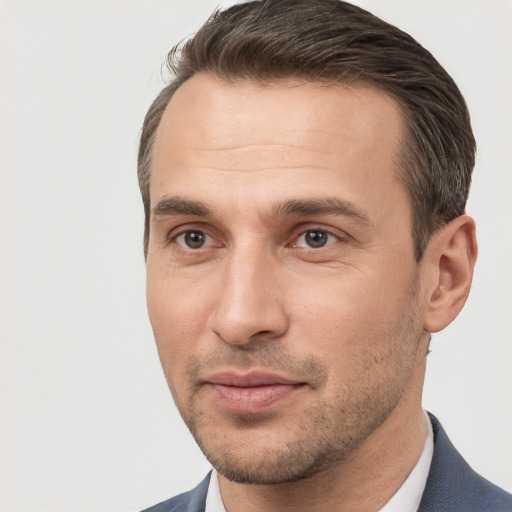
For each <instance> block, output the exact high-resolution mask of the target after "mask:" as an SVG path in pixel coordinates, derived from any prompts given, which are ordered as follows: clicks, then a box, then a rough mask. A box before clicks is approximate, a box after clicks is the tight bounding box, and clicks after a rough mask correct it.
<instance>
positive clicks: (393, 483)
mask: <svg viewBox="0 0 512 512" xmlns="http://www.w3.org/2000/svg"><path fill="white" fill-rule="evenodd" d="M424 374H425V361H424V359H423V361H421V362H418V365H417V367H416V368H415V370H414V371H413V376H412V377H411V381H410V382H409V385H408V386H407V388H406V390H405V392H404V394H403V396H402V398H401V400H400V402H399V404H398V405H397V407H396V408H395V409H394V411H393V412H392V413H391V414H390V416H389V417H388V418H387V419H386V421H384V423H383V424H382V425H380V426H379V427H378V428H377V429H376V430H375V431H374V432H373V433H372V434H371V435H370V436H369V437H368V438H367V439H366V440H365V442H364V443H363V444H362V445H361V446H360V447H359V448H358V449H357V450H355V451H354V452H353V453H352V454H351V455H350V456H349V457H347V458H346V459H345V460H343V461H342V462H340V463H338V464H337V465H335V466H333V467H330V468H328V469H325V470H323V471H321V472H319V473H317V474H315V475H313V476H312V477H310V478H307V479H304V480H300V481H297V482H290V483H283V484H277V485H246V484H237V483H234V482H230V481H229V480H227V479H226V478H224V477H223V476H221V475H219V486H220V491H221V495H222V500H223V502H224V505H225V507H226V511H227V512H241V511H244V512H256V511H261V510H265V511H269V512H274V511H275V512H277V511H279V512H288V511H293V512H301V511H308V512H324V511H325V510H332V511H338V510H340V511H341V510H343V511H344V512H352V511H353V512H376V511H378V510H380V509H381V508H382V507H383V506H384V505H385V504H386V503H387V502H388V501H389V500H390V499H391V497H392V496H393V495H394V494H395V492H396V491H397V490H398V489H399V488H400V487H401V486H402V484H403V483H404V482H405V480H406V479H407V477H408V476H409V474H410V472H411V471H412V470H413V468H414V467H415V465H416V463H417V462H418V460H419V458H420V455H421V453H422V451H423V448H424V445H425V441H426V437H427V425H426V421H425V416H424V413H423V410H422V408H421V394H422V388H423V380H424Z"/></svg>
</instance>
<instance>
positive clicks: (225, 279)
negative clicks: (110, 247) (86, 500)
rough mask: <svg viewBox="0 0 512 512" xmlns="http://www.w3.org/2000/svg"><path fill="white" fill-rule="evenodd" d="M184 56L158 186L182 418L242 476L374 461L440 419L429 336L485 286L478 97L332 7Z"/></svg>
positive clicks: (207, 30)
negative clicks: (474, 109)
mask: <svg viewBox="0 0 512 512" xmlns="http://www.w3.org/2000/svg"><path fill="white" fill-rule="evenodd" d="M169 58H170V63H171V66H172V68H173V69H174V71H175V73H176V78H175V79H174V81H173V82H172V83H171V84H170V85H169V86H167V87H166V88H165V89H164V90H163V91H162V93H161V94H160V95H159V96H158V98H157V99H156V100H155V102H154V103H153V105H152V106H151V108H150V110H149V112H148V114H147V116H146V120H145V124H144V128H143V133H142V138H141V146H140V152H139V179H140V185H141V190H142V196H143V200H144V206H145V211H146V234H145V250H146V253H147V266H148V309H149V313H150V319H151V323H152V326H153V330H154V333H155V338H156V341H157V346H158V350H159V354H160V358H161V361H162V365H163V367H164V372H165V374H166V378H167V381H168V383H169V387H170V389H171V392H172V394H173V397H174V399H175V401H176V404H177V406H178V409H179V410H180V412H181V414H182V416H183V418H184V420H185V422H186V423H187V425H188V426H189V428H190V430H191V431H192V433H193V435H194V436H195V438H196V440H197V442H198V443H199V444H200V446H201V448H202V449H203V451H204V452H205V454H206V455H207V456H208V458H209V459H210V461H211V462H212V464H213V465H214V466H215V467H217V469H218V470H219V471H220V472H221V473H222V474H223V475H225V476H226V477H228V478H229V479H232V480H235V481H239V482H251V483H265V484H272V483H281V482H287V481H293V480H298V479H303V478H306V477H309V476H311V475H313V474H315V473H318V472H319V471H322V470H324V469H326V468H331V467H334V466H337V465H339V464H341V463H343V461H346V460H348V459H349V458H350V457H353V456H354V454H355V453H360V452H361V450H363V451H364V450H366V451H367V453H374V452H375V446H376V445H378V444H379V443H380V445H381V446H383V445H384V444H385V443H386V442H387V441H389V439H391V438H396V437H397V436H398V435H399V434H400V432H402V431H403V429H404V428H405V427H406V426H407V425H408V422H409V423H410V418H411V417H412V415H413V413H418V411H421V388H422V382H423V375H424V366H425V357H426V353H427V348H428V341H429V333H430V332H435V331H436V330H439V329H441V328H443V327H444V326H445V325H447V324H448V323H449V322H450V321H451V320H453V318H454V317H455V316H456V315H457V314H458V312H459V311H460V309H461V307H462V305H463V303H464V300H465V298H466V296H467V292H468V289H469V284H470V282H471V274H472V267H473V264H474V259H475V254H476V246H475V242H474V226H473V223H472V221H471V219H469V218H468V217H467V216H465V215H463V213H464V208H465V202H466V197H467V193H468V188H469V182H470V175H471V169H472V166H473V160H474V140H473V137H472V133H471V128H470V125H469V116H468V113H467V110H466V107H465V104H464V100H463V99H462V97H461V95H460V93H459V91H458V89H457V87H456V86H455V84H454V83H453V81H452V80H451V78H450V77H449V76H448V75H447V74H446V72H445V71H444V70H443V69H442V68H441V66H440V65H439V64H438V63H437V62H436V61H435V60H434V58H433V57H432V56H431V55H430V54H429V53H428V52H427V51H426V50H424V49H423V48H422V47H421V46H420V45H418V44H417V43H416V42H415V41H414V40H413V39H412V38H410V37H409V36H408V35H406V34H404V33H403V32H401V31H399V30H398V29H396V28H394V27H392V26H390V25H388V24H386V23H384V22H383V21H381V20H379V19H378V18H375V17H374V16H373V15H371V14H369V13H367V12H366V11H363V10H361V9H359V8H356V7H354V6H351V5H349V4H345V3H343V2H338V1H333V0H308V1H306V0H304V1H287V0H276V1H272V0H271V1H263V2H250V3H247V4H241V5H239V6H235V7H232V8H230V9H228V10H226V11H224V12H220V13H217V14H215V15H214V16H213V17H212V18H211V19H210V20H209V21H208V22H207V23H206V25H204V26H203V27H202V28H201V30H200V31H199V32H198V33H197V34H196V36H195V37H194V38H193V39H192V40H190V41H188V42H187V43H185V45H184V46H183V48H182V51H181V54H180V55H179V56H178V53H177V52H176V51H173V52H172V53H171V55H170V57H169ZM383 439H384V440H387V441H385V442H383ZM376 440H380V441H379V442H377V441H376Z"/></svg>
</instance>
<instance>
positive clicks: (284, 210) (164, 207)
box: [152, 196, 371, 225]
mask: <svg viewBox="0 0 512 512" xmlns="http://www.w3.org/2000/svg"><path fill="white" fill-rule="evenodd" d="M152 212H153V216H154V217H155V218H156V219H157V220H158V218H159V217H164V216H173V215H193V216H197V217H213V216H214V214H213V212H212V210H211V209H210V208H209V207H208V206H207V205H206V204H205V203H203V202H202V201H192V200H189V199H184V198H182V197H178V196H176V197H164V198H163V199H161V200H160V201H159V202H158V203H157V204H156V205H155V207H154V208H153V210H152ZM271 215H272V217H276V218H278V217H307V216H310V215H339V216H343V217H349V218H353V219H356V220H358V221H359V222H361V223H362V224H365V225H370V224H371V221H370V217H369V216H368V214H367V213H366V212H365V211H364V210H362V209H361V208H358V207H357V206H355V205H354V204H352V203H351V202H349V201H345V200H342V199H339V198H337V197H324V198H318V199H314V198H313V199H289V200H286V201H283V202H281V203H278V204H275V205H274V206H273V207H272V210H271Z"/></svg>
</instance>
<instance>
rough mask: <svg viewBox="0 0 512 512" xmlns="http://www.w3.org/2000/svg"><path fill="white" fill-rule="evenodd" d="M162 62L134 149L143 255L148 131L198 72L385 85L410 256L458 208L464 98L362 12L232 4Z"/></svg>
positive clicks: (469, 162) (470, 151)
mask: <svg viewBox="0 0 512 512" xmlns="http://www.w3.org/2000/svg"><path fill="white" fill-rule="evenodd" d="M167 64H168V66H169V69H170V70H171V71H172V73H173V75H174V78H173V79H172V81H171V82H170V83H169V84H168V85H167V86H166V87H165V88H164V89H163V90H162V91H161V93H160V94H159V95H158V97H157V98H156V99H155V101H154V102H153V104H152V105H151V107H150V108H149V111H148V113H147V114H146V117H145V120H144V125H143V128H142V135H141V141H140V147H139V157H138V175H139V185H140V189H141V193H142V199H143V202H144V210H145V215H146V221H145V234H144V250H145V252H147V244H148V238H149V217H150V196H149V177H150V172H151V157H152V148H153V143H154V140H155V134H156V131H157V129H158V125H159V123H160V120H161V118H162V115H163V113H164V110H165V108H166V106H167V104H168V103H169V101H170V100H171V98H172V96H173V94H174V92H175V91H176V90H177V89H178V87H180V86H181V85H182V84H183V83H184V82H185V81H186V80H188V79H189V78H190V77H192V76H193V75H195V74H197V73H200V72H206V73H212V74H214V75H216V76H218V77H220V78H222V79H225V80H228V81H233V80H239V79H248V80H255V81H260V82H265V81H271V80H279V79H287V78H295V79H300V80H307V81H320V82H325V81H328V82H333V83H350V82H354V81H358V82H365V83H369V84H371V85H373V86H375V87H377V88H379V89H381V90H383V91H385V92H387V93H388V94H390V95H391V96H392V97H393V98H394V99H395V101H397V102H398V104H399V105H400V106H401V109H402V111H403V113H404V115H405V119H406V128H407V135H406V140H405V141H403V142H404V143H403V148H402V155H401V162H400V164H401V165H400V168H399V169H398V177H399V178H400V180H401V181H402V183H403V184H404V185H405V186H406V187H407V189H408V191H409V193H410V196H411V200H412V205H413V219H412V224H413V233H412V236H413V239H414V244H415V257H416V260H417V261H420V260H421V257H422V255H423V252H424V249H425V247H426V245H427V242H428V240H429V238H430V236H431V234H432V233H433V232H434V231H435V230H436V229H438V228H439V227H440V226H442V225H443V224H445V223H447V222H449V221H450V220H452V219H454V218H456V217H458V216H459V215H462V214H463V213H464V209H465V205H466V201H467V197H468V193H469V188H470V185H471V173H472V171H473V167H474V163H475V150H476V146H475V139H474V136H473V132H472V129H471V123H470V118H469V112H468V109H467V106H466V103H465V101H464V98H463V97H462V94H461V93H460V91H459V89H458V87H457V86H456V84H455V82H454V81H453V79H452V78H451V77H450V75H448V73H447V72H446V71H445V70H444V68H443V67H442V66H441V65H440V64H439V63H438V62H437V60H436V59H435V58H434V57H433V56H432V54H431V53H430V52H428V51H427V50H426V49H425V48H423V47H422V46H421V45H420V44H419V43H418V42H416V41H415V40H414V39H413V38H412V37H411V36H409V35H408V34H406V33H405V32H403V31H401V30H400V29H398V28H396V27H394V26H393V25H390V24H389V23H386V22H385V21H383V20H381V19H380V18H378V17H376V16H374V15H373V14H371V13H370V12H368V11H365V10H364V9H361V8H359V7H356V6H354V5H351V4H349V3H347V2H344V1H341V0H261V1H250V2H246V3H242V4H238V5H235V6H233V7H231V8H229V9H226V10H224V11H216V12H215V13H214V14H213V15H212V16H211V17H210V18H209V19H208V21H207V22H206V23H205V24H204V25H203V26H202V27H201V28H200V30H199V31H198V32H197V34H196V35H195V36H194V37H193V38H192V39H190V40H188V41H186V42H185V43H184V44H183V45H182V46H181V47H180V46H177V47H175V48H173V49H172V50H171V51H170V52H169V55H168V58H167Z"/></svg>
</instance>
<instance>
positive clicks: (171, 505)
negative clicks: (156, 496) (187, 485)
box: [142, 472, 211, 512]
mask: <svg viewBox="0 0 512 512" xmlns="http://www.w3.org/2000/svg"><path fill="white" fill-rule="evenodd" d="M210 476H211V472H210V473H208V475H206V478H205V479H204V480H203V481H202V482H201V483H200V484H199V485H198V486H197V487H195V488H194V489H192V490H191V491H188V492H184V493H183V494H178V496H174V498H171V499H169V500H166V501H162V503H158V505H154V506H152V507H150V508H147V509H145V510H143V511H142V512H204V509H205V505H206V494H207V493H208V485H209V484H210Z"/></svg>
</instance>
